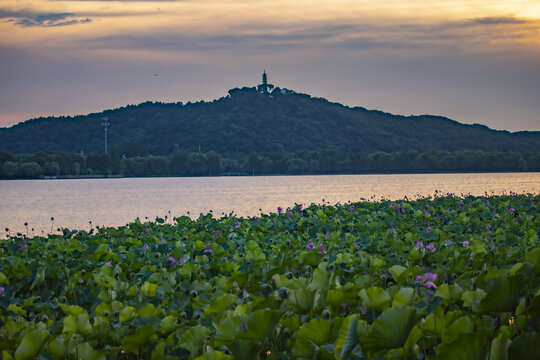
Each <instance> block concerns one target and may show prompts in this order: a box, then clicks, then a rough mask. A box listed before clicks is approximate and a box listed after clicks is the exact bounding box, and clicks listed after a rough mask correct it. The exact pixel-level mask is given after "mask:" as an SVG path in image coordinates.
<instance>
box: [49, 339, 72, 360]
mask: <svg viewBox="0 0 540 360" xmlns="http://www.w3.org/2000/svg"><path fill="white" fill-rule="evenodd" d="M76 345H77V344H75V343H74V342H72V341H70V337H69V335H67V334H60V335H58V336H57V337H55V338H54V339H53V340H52V341H51V342H49V345H48V347H47V350H48V351H49V354H50V355H51V356H52V357H53V358H54V359H65V358H66V357H67V356H68V354H70V353H71V351H72V350H73V349H74V348H75V346H76Z"/></svg>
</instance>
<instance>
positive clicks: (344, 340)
mask: <svg viewBox="0 0 540 360" xmlns="http://www.w3.org/2000/svg"><path fill="white" fill-rule="evenodd" d="M357 328H358V314H355V315H351V316H348V317H346V318H345V320H343V325H342V326H341V330H340V332H339V335H338V337H337V339H336V342H335V344H334V355H335V356H336V358H338V359H346V358H347V357H348V356H349V355H350V353H351V352H352V350H353V349H354V348H355V346H356V345H358V343H359V338H358V330H357Z"/></svg>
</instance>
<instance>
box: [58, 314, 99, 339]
mask: <svg viewBox="0 0 540 360" xmlns="http://www.w3.org/2000/svg"><path fill="white" fill-rule="evenodd" d="M64 332H65V333H68V334H81V335H88V334H90V333H91V332H92V326H91V325H90V320H89V318H88V314H87V313H86V312H85V313H82V314H79V315H77V316H74V315H68V316H66V317H65V318H64Z"/></svg>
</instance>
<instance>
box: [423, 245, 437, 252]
mask: <svg viewBox="0 0 540 360" xmlns="http://www.w3.org/2000/svg"><path fill="white" fill-rule="evenodd" d="M426 250H427V251H430V252H435V251H437V249H436V248H435V245H433V244H429V245H428V246H426Z"/></svg>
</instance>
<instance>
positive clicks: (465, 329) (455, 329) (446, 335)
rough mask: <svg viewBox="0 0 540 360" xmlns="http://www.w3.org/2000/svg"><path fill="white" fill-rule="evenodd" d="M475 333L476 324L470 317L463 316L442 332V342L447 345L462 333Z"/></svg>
mask: <svg viewBox="0 0 540 360" xmlns="http://www.w3.org/2000/svg"><path fill="white" fill-rule="evenodd" d="M473 331H474V324H473V322H472V320H471V318H470V317H469V316H462V317H460V318H459V319H457V320H455V321H454V322H452V324H450V326H448V327H447V328H445V329H444V330H443V332H442V340H443V342H446V343H451V342H453V341H455V340H456V339H457V338H458V336H459V335H460V334H462V333H470V332H473Z"/></svg>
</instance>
